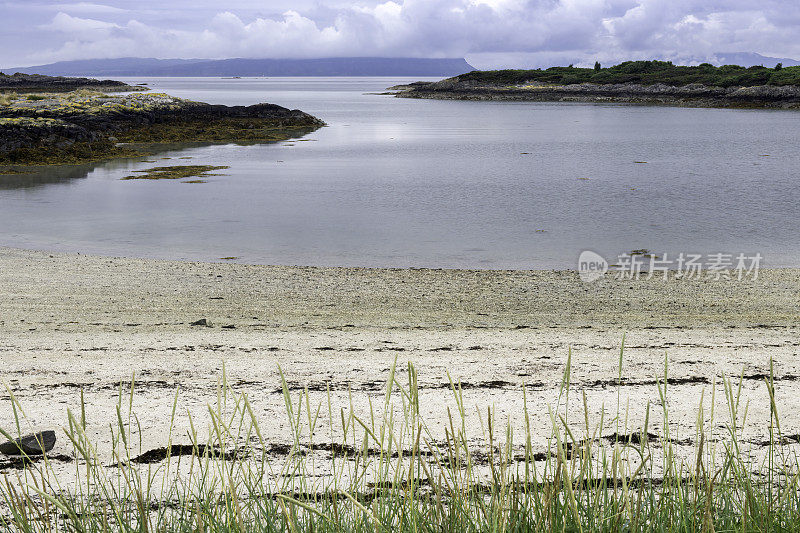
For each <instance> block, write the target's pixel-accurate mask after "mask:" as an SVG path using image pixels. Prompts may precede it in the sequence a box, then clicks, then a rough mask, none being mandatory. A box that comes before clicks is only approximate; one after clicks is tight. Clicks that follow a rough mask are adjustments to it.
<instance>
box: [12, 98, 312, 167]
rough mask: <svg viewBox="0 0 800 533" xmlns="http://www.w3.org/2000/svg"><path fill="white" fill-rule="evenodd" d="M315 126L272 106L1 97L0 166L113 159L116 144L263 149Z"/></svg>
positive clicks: (299, 113)
mask: <svg viewBox="0 0 800 533" xmlns="http://www.w3.org/2000/svg"><path fill="white" fill-rule="evenodd" d="M322 125H324V123H323V122H322V121H321V120H319V119H318V118H316V117H313V116H311V115H309V114H307V113H304V112H302V111H300V110H296V109H295V110H290V109H287V108H285V107H281V106H278V105H274V104H256V105H252V106H233V107H229V106H224V105H211V104H206V103H202V102H193V101H190V100H183V99H181V98H175V97H173V96H169V95H166V94H160V93H154V94H127V95H113V96H112V95H108V94H104V93H100V92H96V91H85V90H82V91H75V92H71V93H61V94H45V95H36V97H35V98H31V96H30V95H28V96H7V97H6V102H4V103H0V164H51V163H74V162H80V161H85V160H91V159H103V158H106V157H116V156H119V155H124V154H123V153H122V152H123V151H124V150H121V147H120V146H119V145H118V143H142V144H147V143H164V142H191V141H198V142H270V141H278V140H283V139H286V138H288V137H291V136H296V135H298V134H301V133H306V132H308V131H313V130H315V129H317V128H319V127H320V126H322ZM127 150H128V151H130V149H129V148H128V149H127ZM128 155H130V154H128Z"/></svg>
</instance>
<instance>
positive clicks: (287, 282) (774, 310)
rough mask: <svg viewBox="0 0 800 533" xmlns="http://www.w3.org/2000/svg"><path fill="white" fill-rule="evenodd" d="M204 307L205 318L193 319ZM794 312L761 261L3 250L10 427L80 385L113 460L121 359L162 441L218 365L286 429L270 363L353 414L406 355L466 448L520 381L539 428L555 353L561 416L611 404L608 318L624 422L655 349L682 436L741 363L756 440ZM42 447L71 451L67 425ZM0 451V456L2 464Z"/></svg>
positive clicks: (277, 427) (554, 387) (652, 397)
mask: <svg viewBox="0 0 800 533" xmlns="http://www.w3.org/2000/svg"><path fill="white" fill-rule="evenodd" d="M200 319H206V320H207V321H210V323H211V326H210V327H205V326H192V325H190V324H191V323H192V322H195V321H198V320H200ZM799 330H800V270H794V269H792V270H790V269H786V270H762V271H761V273H760V276H759V279H758V280H756V281H752V280H749V281H741V282H739V281H726V282H718V281H710V280H703V281H698V280H693V281H687V280H676V279H669V280H666V281H664V280H660V279H653V280H636V281H631V280H626V281H621V280H615V279H604V280H601V281H598V282H595V283H593V284H585V283H582V282H581V281H580V280H579V279H578V276H577V273H575V272H570V271H466V270H462V271H454V270H413V269H412V270H406V269H354V268H311V267H270V266H251V265H239V264H227V263H190V262H170V261H157V260H142V259H122V258H107V257H95V256H84V255H75V254H54V253H52V254H51V253H47V252H35V251H23V250H17V249H9V248H0V360H2V365H0V380H1V381H2V382H4V383H6V384H7V385H8V386H9V388H10V389H11V390H12V391H13V393H14V395H15V396H16V397H17V398H18V399H19V401H20V402H21V404H22V406H23V408H24V409H25V415H26V417H27V420H26V421H25V424H24V428H23V429H31V430H32V429H50V428H52V429H56V428H61V427H63V426H65V425H66V424H67V409H71V410H72V411H73V412H79V411H80V394H81V389H83V391H84V397H85V400H86V410H87V433H88V434H89V435H90V437H91V438H92V439H94V440H95V441H96V442H97V443H99V450H100V453H101V456H104V454H105V456H107V457H109V458H110V449H109V446H110V435H109V429H108V428H109V424H112V425H113V424H116V411H115V409H116V405H117V402H118V394H119V389H120V383H123V388H125V389H126V393H127V388H129V382H130V380H131V378H132V376H134V375H135V380H136V394H135V395H134V404H133V409H134V411H135V412H136V413H137V416H138V418H139V424H140V426H141V432H139V430H138V429H136V428H133V430H134V432H135V433H137V435H136V436H135V437H136V440H137V442H138V439H139V438H141V442H142V445H141V451H147V450H149V449H153V448H157V447H159V446H163V445H164V444H166V442H165V435H166V432H167V430H168V427H169V419H170V413H171V410H172V401H173V398H174V395H175V391H176V389H177V388H180V391H181V392H180V395H179V401H178V409H177V412H178V417H177V418H178V420H177V421H176V423H177V426H176V429H175V430H174V431H173V433H174V435H176V437H174V439H173V440H174V441H175V442H184V441H186V439H185V438H183V437H182V436H183V435H185V434H186V431H187V429H188V416H187V414H188V413H191V415H192V417H193V418H194V423H195V425H196V426H197V427H200V428H205V427H206V423H207V422H208V420H209V417H208V410H207V407H206V406H207V404H209V403H213V402H215V401H216V397H217V396H216V395H217V385H218V382H219V380H220V379H221V377H222V371H223V365H224V368H225V372H226V377H227V381H228V383H230V384H231V385H232V386H233V388H234V389H235V390H237V391H241V392H245V393H247V395H248V398H249V399H250V401H251V402H252V404H253V406H254V408H255V410H256V415H257V417H258V420H259V423H260V425H261V428H262V431H263V432H265V435H266V436H267V437H268V440H269V441H270V442H271V443H286V442H288V441H289V438H290V437H289V428H288V425H287V424H286V416H285V407H284V399H283V396H282V394H281V382H280V375H279V372H278V368H279V366H280V368H281V369H282V370H283V373H284V375H285V376H286V379H287V381H288V384H289V386H290V388H291V389H292V390H293V394H294V393H295V392H298V391H299V390H302V389H303V388H304V387H306V386H308V387H309V390H310V394H311V396H312V399H313V400H314V402H319V401H327V399H326V398H327V393H326V390H327V389H328V388H329V389H330V392H331V398H332V401H333V403H334V413H338V409H339V408H340V407H346V406H348V405H349V399H348V391H350V392H352V399H353V406H354V408H355V410H356V411H359V412H360V413H361V414H363V413H364V412H366V411H368V409H369V406H368V399H369V398H372V399H373V401H374V400H375V399H376V398H381V397H382V396H383V394H384V390H385V379H386V378H387V376H388V371H389V368H390V367H391V365H392V364H393V362H394V361H395V360H397V362H398V365H403V366H404V365H405V364H406V363H407V362H409V361H410V362H413V363H414V365H416V367H417V369H418V371H419V384H420V388H421V391H420V396H421V400H422V401H421V405H422V406H423V408H422V411H423V413H422V414H423V415H424V416H425V417H426V418H427V419H428V422H429V424H430V426H431V427H432V428H433V431H434V432H436V431H439V430H440V429H441V428H440V426H441V425H443V424H444V422H445V420H446V416H447V414H446V407H447V406H450V407H452V406H453V405H454V402H453V400H452V393H451V392H449V390H448V372H449V374H450V376H451V377H452V378H453V379H454V380H456V381H460V382H461V383H462V387H463V390H464V400H465V404H466V406H467V407H468V417H469V420H468V421H469V424H470V425H471V427H473V429H474V430H475V435H476V440H475V445H476V446H479V445H480V439H479V437H480V434H481V431H480V422H479V419H478V415H477V414H476V413H477V412H478V411H479V410H480V411H481V412H483V413H484V414H485V409H486V407H487V406H494V408H495V410H496V417H497V419H498V420H500V421H505V420H506V418H507V417H508V418H510V419H511V422H512V425H513V427H514V428H515V431H518V430H520V429H521V427H522V392H521V391H522V386H523V384H526V385H527V386H528V409H529V411H530V413H531V416H532V421H531V422H532V425H533V429H534V430H535V433H536V434H537V435H540V436H541V437H540V438H539V439H538V440H537V442H536V443H535V444H536V445H538V446H543V445H544V442H545V439H546V438H547V435H548V434H549V428H550V425H551V422H550V418H549V416H548V414H547V413H548V406H555V403H556V400H557V396H558V389H559V387H560V385H561V380H562V376H563V373H564V370H565V367H566V362H567V359H568V357H569V356H570V354H571V360H572V370H571V376H570V377H571V383H572V390H573V391H574V392H573V399H572V400H571V406H570V409H571V412H570V416H571V417H572V416H574V417H575V418H574V420H577V421H582V420H583V408H582V407H581V404H582V399H581V393H582V392H585V393H586V395H587V400H588V405H589V413H588V415H589V417H590V420H591V422H592V424H596V423H597V422H598V421H599V419H600V416H601V414H604V416H605V417H606V420H610V419H611V417H613V415H614V414H615V412H616V405H617V382H618V362H619V350H620V345H621V342H622V339H623V335H624V336H625V351H624V363H623V372H622V374H623V377H624V379H623V386H622V387H621V389H620V398H621V406H622V409H624V410H626V412H627V417H628V421H629V426H630V427H631V428H634V427H640V425H641V422H642V420H643V417H644V411H645V407H646V405H647V403H648V402H651V406H652V408H653V409H660V407H659V405H658V404H659V395H658V390H657V385H656V382H655V380H656V378H657V377H658V376H663V374H664V364H665V359H666V360H667V361H668V364H669V378H670V380H669V400H668V401H669V408H670V411H671V414H670V417H671V419H672V422H673V423H674V428H673V429H674V430H675V431H677V432H678V433H679V435H678V436H679V437H681V436H683V437H687V438H689V439H690V438H691V437H692V436H694V429H695V425H696V420H697V408H698V405H699V403H700V398H701V395H702V394H705V399H704V405H705V407H706V409H709V407H710V404H711V392H712V389H714V387H715V384H716V391H717V395H716V404H717V415H716V416H717V419H716V420H715V427H714V431H721V430H722V428H723V426H724V423H725V422H726V421H727V419H726V415H725V410H724V398H723V395H722V386H721V385H720V379H721V378H722V377H723V376H733V377H736V378H738V377H739V376H740V375H742V374H744V380H743V393H742V394H743V397H744V398H745V399H747V400H750V402H751V405H750V407H749V414H748V420H749V421H750V423H751V424H750V426H748V428H747V429H746V431H745V435H746V436H747V437H748V438H750V439H753V440H758V438H759V435H764V434H765V433H766V431H767V428H766V426H765V425H764V424H763V421H764V420H768V419H769V414H768V413H769V411H768V407H769V403H768V397H767V392H766V387H765V384H764V382H763V376H764V374H765V373H767V372H768V371H769V365H770V359H773V360H774V367H775V375H776V378H777V381H776V388H777V392H778V396H777V403H778V407H779V410H780V412H781V415H782V424H783V427H784V431H785V432H786V433H797V431H796V430H797V428H798V426H800V413H798V412H797V411H798V410H797V409H795V408H794V405H795V400H794V398H796V397H797V394H798V393H800V360H798V352H800V337H799V336H798V332H799ZM126 382H127V385H125V383H126ZM0 394H1V395H2V396H3V401H2V403H0V427H2V428H4V429H6V430H8V429H10V428H12V427H14V418H13V413H12V411H11V409H10V404H9V402H8V398H9V395H8V394H7V393H6V392H5V391H3V392H2V393H0ZM126 402H127V399H126ZM573 411H574V414H573V413H572V412H573ZM326 412H327V408H325V409H323V413H322V415H321V416H322V419H323V421H322V422H321V423H320V425H321V427H327V422H326V421H324V419H325V418H326V416H327V414H326ZM654 418H658V417H654ZM654 425H655V428H654V429H656V430H657V429H658V421H655V422H654ZM602 432H603V433H605V432H606V429H605V428H604V429H603V430H602ZM325 435H326V434H325V433H322V434H321V435H320V437H319V439H321V440H322V441H324V440H325V438H326V436H325ZM328 438H329V437H328ZM690 440H691V439H690ZM137 447H138V444H137ZM54 453H58V454H63V455H65V456H67V457H68V456H69V454H70V453H71V447H70V446H69V445H68V443H67V441H66V439H65V438H64V437H63V433H61V434H60V436H59V442H58V443H57V444H56V449H55V450H54ZM66 462H67V461H65V463H66ZM8 468H11V467H10V466H8V465H6V466H5V467H4V466H3V463H2V461H0V471H5V470H7V469H8ZM65 468H69V466H68V464H65Z"/></svg>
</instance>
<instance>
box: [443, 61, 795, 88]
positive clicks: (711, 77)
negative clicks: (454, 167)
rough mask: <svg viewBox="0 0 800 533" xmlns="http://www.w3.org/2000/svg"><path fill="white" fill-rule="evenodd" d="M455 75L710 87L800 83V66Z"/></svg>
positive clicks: (660, 65) (655, 65) (649, 65)
mask: <svg viewBox="0 0 800 533" xmlns="http://www.w3.org/2000/svg"><path fill="white" fill-rule="evenodd" d="M598 67H599V68H598ZM453 79H457V80H460V81H479V82H484V83H494V84H518V83H531V82H541V83H550V84H557V85H571V84H576V83H594V84H598V85H607V84H617V83H637V84H641V85H654V84H656V83H662V84H665V85H672V86H676V87H682V86H685V85H690V84H700V85H705V86H708V87H756V86H759V85H775V86H784V85H798V86H800V66H798V67H782V66H780V64H778V65H776V67H775V68H767V67H763V66H755V67H740V66H738V65H723V66H720V67H715V66H714V65H712V64H710V63H703V64H701V65H697V66H681V65H674V64H673V63H672V62H670V61H625V62H624V63H620V64H619V65H614V66H612V67H608V68H602V67H601V66H600V65H599V63H598V64H596V65H595V68H578V67H573V66H568V67H550V68H548V69H536V70H490V71H481V70H476V71H473V72H468V73H466V74H461V75H460V76H456V77H455V78H453Z"/></svg>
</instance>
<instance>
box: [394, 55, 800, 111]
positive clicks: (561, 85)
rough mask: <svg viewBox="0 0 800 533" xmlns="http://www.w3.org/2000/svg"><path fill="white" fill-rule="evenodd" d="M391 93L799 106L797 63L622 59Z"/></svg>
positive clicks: (471, 77)
mask: <svg viewBox="0 0 800 533" xmlns="http://www.w3.org/2000/svg"><path fill="white" fill-rule="evenodd" d="M390 90H394V91H398V92H397V93H396V96H397V97H399V98H430V99H441V100H498V101H504V100H512V101H513V100H519V101H534V102H593V103H605V102H610V103H627V104H649V105H672V106H685V107H723V108H724V107H729V108H775V109H798V108H800V67H785V68H783V67H782V66H781V65H780V64H778V65H776V67H775V68H767V67H763V66H755V67H749V68H745V67H740V66H738V65H724V66H721V67H715V66H714V65H711V64H709V63H703V64H701V65H697V66H677V65H674V64H672V63H671V62H668V61H626V62H624V63H620V64H619V65H615V66H612V67H609V68H603V67H602V66H601V65H600V64H599V63H597V64H596V65H595V67H594V68H576V67H573V66H571V65H570V66H568V67H551V68H548V69H537V70H494V71H473V72H468V73H466V74H461V75H460V76H456V77H454V78H448V79H446V80H442V81H439V82H416V83H413V84H409V85H398V86H395V87H391V88H390Z"/></svg>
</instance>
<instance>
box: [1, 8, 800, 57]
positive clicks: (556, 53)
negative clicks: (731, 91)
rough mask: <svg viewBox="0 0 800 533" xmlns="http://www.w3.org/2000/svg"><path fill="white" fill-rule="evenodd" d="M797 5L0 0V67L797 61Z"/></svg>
mask: <svg viewBox="0 0 800 533" xmlns="http://www.w3.org/2000/svg"><path fill="white" fill-rule="evenodd" d="M798 37H800V2H798V0H758V1H757V0H389V1H384V0H330V1H328V0H261V1H257V0H226V1H224V2H212V1H208V0H135V1H119V0H97V2H96V3H95V2H89V1H87V2H70V1H52V0H0V65H2V66H28V65H37V64H43V63H50V62H54V61H62V60H71V59H91V58H113V57H158V58H212V59H216V58H228V57H253V58H258V57H261V58H266V57H269V58H288V57H291V58H303V57H335V56H403V57H466V58H467V60H468V61H469V62H470V63H471V64H472V65H473V66H476V67H478V68H504V67H514V66H516V67H542V66H551V65H558V64H569V63H574V64H576V65H588V64H594V61H595V60H599V61H601V62H603V63H609V62H618V61H621V60H627V59H671V60H674V61H676V62H682V63H687V62H689V63H691V62H701V61H705V60H711V61H712V62H713V60H714V57H715V54H716V53H719V52H757V53H761V54H763V55H767V56H775V57H793V58H797V59H800V38H798Z"/></svg>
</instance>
